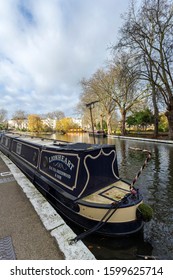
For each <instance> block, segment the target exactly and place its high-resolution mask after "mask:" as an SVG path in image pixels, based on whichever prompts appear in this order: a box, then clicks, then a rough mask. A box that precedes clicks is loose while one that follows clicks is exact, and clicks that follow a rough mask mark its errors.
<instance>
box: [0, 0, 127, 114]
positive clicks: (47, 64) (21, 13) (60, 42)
mask: <svg viewBox="0 0 173 280" xmlns="http://www.w3.org/2000/svg"><path fill="white" fill-rule="evenodd" d="M122 2H123V3H122ZM127 7H128V0H125V1H120V0H87V1H82V0H51V1H50V0H37V1H35V0H28V1H22V0H4V1H0V21H1V24H0V42H1V43H0V98H1V105H0V107H3V108H4V109H6V110H7V111H9V113H10V114H13V113H14V112H15V111H16V110H18V109H23V110H24V111H25V112H27V113H38V114H40V113H46V112H51V111H54V110H62V111H64V113H65V114H66V115H69V114H73V113H74V112H75V111H74V108H75V105H76V104H77V102H78V100H79V93H80V86H79V81H80V80H81V79H82V78H83V77H89V76H91V75H92V73H94V72H95V71H96V69H97V68H98V67H101V66H102V64H103V62H104V60H105V59H106V57H107V55H108V52H107V47H108V46H109V44H110V43H112V42H115V39H116V32H117V30H118V27H119V26H120V14H121V13H122V12H123V11H126V9H127Z"/></svg>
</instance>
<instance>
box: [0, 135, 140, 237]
mask: <svg viewBox="0 0 173 280" xmlns="http://www.w3.org/2000/svg"><path fill="white" fill-rule="evenodd" d="M0 150H1V151H2V152H3V153H4V154H5V155H7V156H8V157H9V158H10V159H11V160H12V161H13V162H14V163H15V164H16V165H17V166H18V167H19V168H20V169H21V170H22V171H23V172H24V173H25V174H26V176H27V177H28V178H29V179H30V180H31V181H32V182H33V183H34V185H35V186H36V187H37V188H38V189H39V191H40V192H41V193H42V194H43V195H44V196H45V197H46V199H47V200H48V201H49V202H50V203H51V204H52V205H53V207H54V208H55V209H56V210H57V211H58V212H60V213H61V214H62V215H63V216H65V217H66V218H67V219H69V220H71V221H72V222H73V223H75V224H77V225H79V226H80V227H82V228H84V229H91V228H95V231H94V232H95V233H97V234H102V235H107V236H120V235H127V234H133V233H136V232H138V231H140V230H141V229H142V227H143V221H142V219H139V218H138V217H137V215H136V213H137V209H138V206H139V205H140V204H141V203H142V195H141V194H140V193H139V191H136V193H132V192H131V191H130V185H129V183H127V182H126V181H124V180H122V179H120V178H119V173H118V164H117V155H116V150H115V146H114V145H95V144H94V145H92V144H85V143H65V142H59V141H53V140H46V139H38V138H31V137H28V136H22V135H21V136H19V135H17V134H16V135H13V134H10V133H5V134H1V139H0ZM98 224H99V225H101V226H99V227H97V225H98Z"/></svg>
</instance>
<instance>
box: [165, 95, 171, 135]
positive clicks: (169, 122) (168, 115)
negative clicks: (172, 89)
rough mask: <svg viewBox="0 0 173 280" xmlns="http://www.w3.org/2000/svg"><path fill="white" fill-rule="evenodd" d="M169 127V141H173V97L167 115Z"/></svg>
mask: <svg viewBox="0 0 173 280" xmlns="http://www.w3.org/2000/svg"><path fill="white" fill-rule="evenodd" d="M165 115H166V117H167V119H168V125H169V139H170V140H173V96H172V97H171V100H170V104H169V106H168V107H167V111H166V113H165Z"/></svg>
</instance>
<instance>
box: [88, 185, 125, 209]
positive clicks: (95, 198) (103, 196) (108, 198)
mask: <svg viewBox="0 0 173 280" xmlns="http://www.w3.org/2000/svg"><path fill="white" fill-rule="evenodd" d="M128 193H130V190H129V185H128V184H127V183H125V182H123V181H121V180H118V181H117V182H114V183H113V184H111V185H109V186H107V187H105V188H103V189H102V190H99V191H97V192H95V193H93V194H90V195H88V196H86V197H84V198H83V200H84V201H86V202H92V203H101V204H110V203H111V202H112V201H117V202H119V201H120V200H121V199H122V198H123V197H124V196H125V195H126V194H128Z"/></svg>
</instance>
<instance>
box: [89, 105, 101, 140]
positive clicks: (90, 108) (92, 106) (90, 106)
mask: <svg viewBox="0 0 173 280" xmlns="http://www.w3.org/2000/svg"><path fill="white" fill-rule="evenodd" d="M97 102H99V101H98V100H96V101H93V102H90V103H87V104H86V107H87V108H89V110H90V117H91V125H92V132H93V138H94V144H95V135H94V123H93V116H92V109H93V108H94V104H95V103H97Z"/></svg>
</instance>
